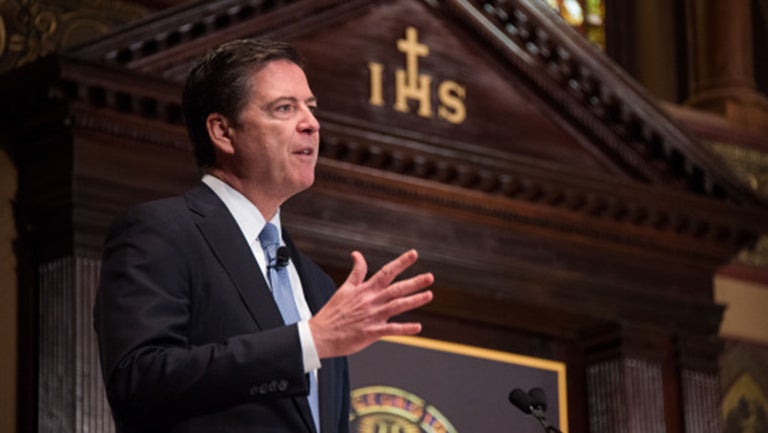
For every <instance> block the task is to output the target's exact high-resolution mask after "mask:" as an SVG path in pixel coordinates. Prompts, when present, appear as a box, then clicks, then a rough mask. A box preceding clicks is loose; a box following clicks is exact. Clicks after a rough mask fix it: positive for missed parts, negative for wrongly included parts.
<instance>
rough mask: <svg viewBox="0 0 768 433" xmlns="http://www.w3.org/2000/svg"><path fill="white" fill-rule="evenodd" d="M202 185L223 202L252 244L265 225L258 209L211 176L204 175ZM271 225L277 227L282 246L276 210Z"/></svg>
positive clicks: (281, 232) (228, 186) (278, 214)
mask: <svg viewBox="0 0 768 433" xmlns="http://www.w3.org/2000/svg"><path fill="white" fill-rule="evenodd" d="M202 181H203V183H205V184H206V185H208V186H209V187H210V188H211V189H212V190H213V192H214V194H216V195H217V196H218V197H219V198H220V199H221V201H223V202H224V206H226V207H227V209H228V210H229V213H231V214H232V217H233V218H234V219H235V222H237V225H238V227H240V231H242V232H243V236H245V239H247V240H248V242H249V243H251V242H253V241H254V240H255V239H257V238H258V237H259V233H261V230H262V229H263V228H264V226H265V225H266V224H267V221H265V220H264V216H263V215H262V214H261V212H260V211H259V209H258V208H257V207H256V205H254V204H253V203H252V202H251V201H250V200H248V199H247V198H245V196H244V195H242V194H240V192H239V191H237V190H236V189H234V188H232V187H231V186H230V185H229V184H227V183H226V182H224V181H223V180H221V179H219V178H218V177H216V176H213V175H211V174H205V175H204V176H203V179H202ZM269 222H271V223H272V224H274V225H275V227H277V233H278V235H280V244H281V245H282V244H283V241H282V239H283V229H282V226H281V224H280V209H279V208H278V209H277V212H275V216H274V217H272V220H270V221H269Z"/></svg>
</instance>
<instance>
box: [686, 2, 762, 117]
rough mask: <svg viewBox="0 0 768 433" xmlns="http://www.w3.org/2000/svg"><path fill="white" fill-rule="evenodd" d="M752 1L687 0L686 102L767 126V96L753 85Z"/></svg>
mask: <svg viewBox="0 0 768 433" xmlns="http://www.w3.org/2000/svg"><path fill="white" fill-rule="evenodd" d="M751 9H752V8H751V1H750V0H734V1H728V2H724V1H719V0H689V2H688V15H689V35H690V37H689V41H690V42H689V43H690V53H691V74H692V76H691V95H690V99H689V101H688V104H689V105H691V106H693V107H697V108H702V109H705V110H709V111H714V112H717V113H721V114H723V115H725V116H726V117H728V118H729V119H732V120H735V121H738V122H740V123H742V124H747V125H750V126H753V127H756V128H761V129H765V126H764V123H765V122H766V120H768V100H767V99H766V98H765V96H764V95H761V94H760V93H759V92H758V91H757V90H756V87H755V79H754V59H753V54H752V47H753V43H752V38H753V35H752V16H751V13H752V10H751Z"/></svg>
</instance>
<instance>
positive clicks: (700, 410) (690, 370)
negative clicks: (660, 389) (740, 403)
mask: <svg viewBox="0 0 768 433" xmlns="http://www.w3.org/2000/svg"><path fill="white" fill-rule="evenodd" d="M720 351H721V342H720V340H719V339H718V338H717V337H716V336H710V337H707V336H701V335H681V336H678V338H677V354H678V355H677V357H678V363H679V370H680V378H679V381H680V393H681V395H680V398H681V404H682V414H683V417H684V422H685V430H684V431H685V433H720V432H722V431H723V423H722V419H721V404H720V401H721V398H722V395H721V389H720V374H719V366H718V362H717V361H718V359H719V358H718V355H719V353H720Z"/></svg>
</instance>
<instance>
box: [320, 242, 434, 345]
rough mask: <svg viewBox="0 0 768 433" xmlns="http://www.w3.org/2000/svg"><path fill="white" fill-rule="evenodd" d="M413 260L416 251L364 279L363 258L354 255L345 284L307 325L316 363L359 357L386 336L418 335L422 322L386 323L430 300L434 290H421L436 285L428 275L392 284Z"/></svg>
mask: <svg viewBox="0 0 768 433" xmlns="http://www.w3.org/2000/svg"><path fill="white" fill-rule="evenodd" d="M417 259H418V253H416V250H410V251H407V252H405V253H403V254H402V255H400V257H398V258H396V259H395V260H392V261H391V262H389V263H387V264H386V265H384V266H383V267H382V268H381V269H380V270H379V271H378V272H376V273H375V274H374V275H373V276H372V277H371V278H369V279H368V280H365V275H366V273H367V272H368V265H367V264H366V262H365V258H364V257H363V255H362V254H360V253H359V252H357V251H354V252H353V253H352V260H353V266H352V271H351V272H350V273H349V276H348V277H347V280H346V281H345V282H344V284H342V285H341V287H339V289H338V290H337V291H336V293H335V294H334V295H333V296H332V297H331V299H330V300H328V303H327V304H326V305H325V306H324V307H323V308H322V309H321V310H320V311H318V313H317V314H316V315H315V316H314V317H312V319H310V320H309V327H310V330H311V331H312V338H313V339H314V341H315V347H316V348H317V353H318V355H319V356H320V358H331V357H336V356H346V355H351V354H353V353H357V352H359V351H360V350H363V349H364V348H366V347H368V346H369V345H371V344H372V343H374V342H376V341H378V340H379V339H380V338H381V337H384V336H389V335H413V334H418V333H419V332H421V324H420V323H394V322H389V319H390V318H392V317H393V316H396V315H398V314H401V313H404V312H406V311H410V310H413V309H415V308H419V307H421V306H423V305H425V304H427V303H429V302H430V301H432V296H433V295H432V291H430V290H426V291H424V290H422V289H424V288H426V287H428V286H430V285H431V284H432V283H433V282H434V280H435V278H434V276H433V275H432V274H431V273H429V272H428V273H424V274H420V275H417V276H415V277H412V278H408V279H406V280H402V281H397V282H394V280H395V278H397V276H398V275H400V274H401V273H402V272H403V271H405V270H406V269H408V268H409V267H410V266H411V265H412V264H414V263H415V262H416V260H417Z"/></svg>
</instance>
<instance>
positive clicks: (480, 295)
mask: <svg viewBox="0 0 768 433" xmlns="http://www.w3.org/2000/svg"><path fill="white" fill-rule="evenodd" d="M252 36H255V37H271V38H277V39H286V40H290V41H292V42H294V43H295V44H296V45H297V46H298V47H299V49H300V50H301V51H302V53H303V55H304V56H305V59H306V69H307V72H308V76H309V79H310V84H311V86H312V88H313V90H314V92H315V93H316V95H317V96H318V98H319V101H320V108H321V111H320V120H321V124H322V131H321V135H322V143H321V160H320V163H319V165H318V180H317V183H316V185H315V187H314V188H312V190H311V191H309V192H307V193H305V194H303V197H302V198H301V199H297V200H293V201H291V202H290V203H289V204H288V205H286V208H285V210H286V219H287V220H288V222H289V223H290V225H291V226H292V227H293V233H294V237H296V238H297V239H298V240H299V242H300V244H301V246H302V247H303V248H304V249H305V250H307V251H308V252H309V253H310V254H313V255H314V256H316V257H318V259H319V261H320V262H321V264H323V265H324V266H326V267H327V268H329V269H330V270H331V272H335V273H336V276H339V277H343V273H344V272H345V271H346V269H347V268H348V265H349V263H348V256H347V254H348V251H349V249H350V248H359V249H363V250H364V251H365V252H366V253H367V255H368V256H369V257H370V258H371V261H372V262H382V261H383V260H385V258H388V257H391V256H392V254H394V253H396V252H399V251H400V250H402V249H403V248H405V247H408V246H415V247H417V248H419V249H420V251H421V252H422V257H423V263H424V267H425V268H429V269H431V270H433V271H434V272H435V273H436V274H437V281H438V285H439V287H440V294H439V296H438V299H437V301H436V302H435V305H434V306H433V307H431V308H432V310H430V311H433V312H436V313H440V314H447V315H449V316H456V317H461V318H468V319H473V320H477V321H481V322H491V323H495V324H500V325H503V326H507V327H513V328H516V329H522V330H524V331H527V332H534V333H543V334H546V335H554V336H557V337H560V338H566V339H571V338H576V337H577V336H578V335H582V334H583V332H585V330H588V329H594V328H599V327H601V326H602V325H604V324H606V323H608V324H611V323H614V324H615V323H633V324H637V325H638V326H648V327H661V328H665V329H674V330H675V331H674V332H678V331H679V330H681V329H683V330H685V332H686V333H693V334H696V335H702V336H712V335H715V334H716V333H717V326H718V324H719V320H720V312H721V308H720V307H719V306H716V305H714V303H713V301H712V293H711V277H712V274H713V272H714V269H716V268H717V267H718V266H720V265H722V264H724V263H726V262H727V261H728V260H729V259H730V258H731V257H732V256H733V255H734V254H735V253H736V252H738V251H739V250H740V249H742V248H743V247H745V246H746V245H749V244H750V243H751V242H753V241H754V240H755V239H756V238H757V236H758V235H759V234H760V233H761V232H763V231H765V230H766V221H768V218H766V217H767V216H768V213H766V208H765V204H764V203H763V202H762V201H761V199H760V198H758V197H757V196H755V195H754V194H753V193H752V192H751V191H750V190H749V189H748V188H747V187H746V186H745V185H743V184H742V183H741V182H740V181H739V180H737V179H736V178H735V177H734V176H733V175H732V174H731V173H730V172H729V171H728V170H727V169H726V168H725V167H724V165H723V164H722V163H721V161H720V160H718V159H717V158H716V157H714V156H713V155H712V154H710V153H709V152H708V151H707V150H706V149H705V148H704V147H703V146H701V145H700V144H699V143H697V142H696V141H695V140H693V139H692V138H691V137H690V136H689V135H688V134H686V132H685V131H684V130H682V129H681V128H680V127H679V126H678V125H676V124H675V123H674V122H673V121H672V120H671V119H670V118H669V117H668V116H667V115H666V114H665V112H664V111H663V110H662V109H661V108H660V107H659V106H658V104H657V103H656V102H655V101H654V100H653V99H652V98H651V97H650V96H649V95H648V94H647V93H646V92H645V91H644V90H643V89H642V88H640V87H639V86H638V85H637V84H636V83H634V82H633V81H632V80H631V79H630V78H629V77H628V76H627V75H626V74H625V73H624V72H622V71H621V70H620V69H619V68H618V67H617V66H616V65H615V64H613V63H612V62H611V61H610V60H609V59H608V58H607V57H606V56H605V55H604V54H603V53H601V52H599V50H597V49H596V48H594V47H592V46H591V45H589V44H588V43H587V42H586V41H585V40H583V39H582V38H581V37H580V36H579V35H578V34H576V33H575V32H574V31H573V30H572V29H570V28H569V27H568V26H567V25H565V24H564V23H563V22H561V21H560V19H559V18H558V17H557V16H556V15H555V14H554V13H552V12H551V11H550V10H549V9H548V8H547V7H546V6H545V5H544V3H543V2H539V1H536V0H510V1H497V2H480V1H474V0H466V1H464V0H462V1H433V0H392V1H372V0H366V1H363V0H352V1H347V0H343V1H342V0H315V1H277V2H262V1H256V0H252V1H242V0H241V1H233V0H229V1H216V2H209V1H199V2H194V3H192V4H189V5H183V6H180V7H177V8H173V9H169V10H167V11H164V12H162V13H160V14H159V15H155V16H152V17H149V18H148V19H146V20H144V21H141V22H139V23H136V24H134V25H132V26H131V27H127V28H124V29H122V30H120V31H118V32H116V33H113V34H110V35H108V36H106V37H105V38H103V39H101V40H98V41H94V42H91V43H88V44H86V45H83V46H81V47H78V48H77V49H74V50H72V51H70V52H67V53H64V54H62V55H60V56H59V58H58V60H57V62H58V63H57V65H56V72H55V73H54V74H53V78H52V79H50V80H48V79H46V81H45V84H41V85H39V86H38V87H40V86H42V87H45V88H46V89H47V90H48V91H47V92H42V93H43V94H44V95H48V96H43V98H45V97H51V96H54V97H55V98H56V99H57V100H59V101H64V104H65V105H66V106H67V107H68V110H69V111H68V114H67V116H68V117H67V119H68V120H67V121H68V122H69V123H67V125H68V127H71V128H73V129H75V130H77V131H79V132H78V133H79V134H81V135H79V137H80V138H79V139H78V140H75V145H78V143H79V145H82V146H85V148H86V149H88V151H86V152H83V153H82V155H98V154H99V153H100V152H102V153H103V156H105V157H106V158H107V160H108V162H107V163H105V162H104V161H105V160H101V161H100V162H96V161H95V160H87V161H82V162H81V164H79V165H76V167H78V169H79V170H82V173H83V175H82V176H83V180H84V182H85V181H87V182H95V183H96V184H99V185H101V187H103V188H110V189H112V190H118V191H120V192H121V194H117V195H109V194H101V195H98V194H96V193H95V192H93V189H86V190H85V192H84V194H86V197H87V194H88V193H93V194H94V197H99V199H100V200H106V201H107V202H109V203H111V204H110V205H109V206H105V205H102V207H101V208H99V209H98V211H99V212H102V213H103V215H104V218H103V219H104V220H107V219H108V218H107V216H110V217H111V215H112V214H113V213H114V212H115V211H116V210H117V209H118V208H120V207H124V206H125V205H127V203H129V202H132V201H135V200H138V199H139V198H143V197H146V196H151V195H152V194H155V195H160V194H161V193H167V192H170V191H176V190H180V189H181V186H182V184H184V182H191V181H193V180H194V178H195V177H196V173H195V170H194V167H192V165H191V164H192V162H191V158H189V157H188V151H187V149H186V146H187V145H186V134H185V132H184V128H183V119H181V114H180V113H181V110H180V109H179V95H180V92H181V86H182V84H183V81H184V77H185V76H186V73H187V70H188V68H189V65H190V62H191V61H192V59H194V58H195V57H197V56H199V55H200V54H202V53H203V52H204V51H205V50H207V49H208V48H210V47H211V46H213V45H216V44H218V43H221V42H224V41H227V40H231V39H234V38H241V37H252ZM37 109H38V110H41V111H44V110H45V108H42V105H41V106H39V107H38V108H37ZM41 119H43V120H39V121H45V119H46V118H45V117H44V116H43V117H41ZM27 124H28V125H31V126H29V127H28V128H27V129H28V131H29V130H35V129H36V128H37V127H36V126H34V125H39V124H38V123H29V122H27ZM19 147H20V148H23V145H19ZM107 147H108V148H109V149H110V151H109V152H106V151H104V148H107ZM99 149H101V150H99ZM136 149H139V150H140V151H139V152H137V150H136ZM22 153H23V152H22ZM106 155H109V156H106ZM116 155H117V156H116ZM119 155H125V156H126V157H125V158H122V157H120V156H119ZM181 155H186V156H181ZM94 158H95V156H94ZM171 158H183V159H181V161H182V162H175V161H171V160H170V159H171ZM105 164H106V165H105ZM110 164H112V165H110ZM116 167H117V168H116ZM132 170H135V171H136V172H139V173H143V174H146V173H148V174H146V175H145V176H143V175H138V176H137V175H136V174H135V173H136V172H134V174H131V171H132ZM76 175H77V174H76ZM179 175H181V178H182V179H183V180H184V181H183V182H182V181H179V180H178V179H179ZM172 176H176V177H175V180H170V178H171V177H172ZM142 191H144V192H142ZM146 191H150V192H151V193H145V192H146ZM78 197H79V198H80V199H81V200H82V201H80V202H78V203H82V204H83V206H89V202H88V200H86V199H85V198H83V197H84V196H83V195H80V196H78ZM102 203H103V201H102ZM94 218H95V217H94ZM97 219H98V218H97ZM89 224H90V225H91V226H98V227H101V226H103V225H106V223H96V222H93V221H91V222H89ZM93 238H94V239H96V238H98V236H96V235H94V236H93ZM89 239H90V238H89ZM489 301H490V302H489ZM489 305H490V306H489Z"/></svg>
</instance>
